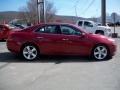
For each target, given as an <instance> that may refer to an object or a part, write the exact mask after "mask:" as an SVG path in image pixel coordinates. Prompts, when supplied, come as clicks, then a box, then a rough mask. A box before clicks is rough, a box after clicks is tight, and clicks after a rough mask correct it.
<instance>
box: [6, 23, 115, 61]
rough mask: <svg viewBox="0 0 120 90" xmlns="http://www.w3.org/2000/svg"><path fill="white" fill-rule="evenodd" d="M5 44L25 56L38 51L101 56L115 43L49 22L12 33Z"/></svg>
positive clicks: (33, 56)
mask: <svg viewBox="0 0 120 90" xmlns="http://www.w3.org/2000/svg"><path fill="white" fill-rule="evenodd" d="M7 48H8V49H9V50H10V51H11V52H13V53H15V54H21V55H22V56H23V57H24V58H25V59H27V60H34V59H36V58H37V57H38V56H39V55H80V56H92V57H93V58H95V59H97V60H103V59H107V58H110V57H112V56H113V55H114V54H115V51H116V44H115V41H114V40H113V39H112V38H108V37H105V36H102V35H95V34H89V33H86V32H84V31H83V30H82V29H81V28H79V27H77V26H75V25H72V24H61V23H57V24H56V23H55V24H52V23H51V24H39V25H36V26H32V27H29V28H27V29H24V30H22V31H18V32H14V33H12V34H11V35H10V37H9V38H8V40H7Z"/></svg>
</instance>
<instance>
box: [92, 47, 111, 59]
mask: <svg viewBox="0 0 120 90" xmlns="http://www.w3.org/2000/svg"><path fill="white" fill-rule="evenodd" d="M108 54H109V50H108V48H107V47H106V46H104V45H98V46H96V47H95V48H94V49H93V51H92V57H93V58H94V59H96V60H104V59H106V58H107V57H108Z"/></svg>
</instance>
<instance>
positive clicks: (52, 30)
mask: <svg viewBox="0 0 120 90" xmlns="http://www.w3.org/2000/svg"><path fill="white" fill-rule="evenodd" d="M56 28H57V26H56V25H48V26H42V27H40V28H38V29H37V30H36V31H35V32H39V33H51V34H56Z"/></svg>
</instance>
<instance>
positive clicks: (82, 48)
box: [61, 25, 90, 55]
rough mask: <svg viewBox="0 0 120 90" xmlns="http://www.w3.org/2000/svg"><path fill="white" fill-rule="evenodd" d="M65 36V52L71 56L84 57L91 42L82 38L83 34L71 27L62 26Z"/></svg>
mask: <svg viewBox="0 0 120 90" xmlns="http://www.w3.org/2000/svg"><path fill="white" fill-rule="evenodd" d="M61 33H62V34H63V36H64V37H63V39H62V40H63V42H64V52H65V53H66V54H71V55H84V54H86V53H87V52H88V49H89V46H90V45H89V44H90V43H89V42H87V39H86V38H85V37H83V36H82V32H81V31H80V30H77V29H76V28H74V27H71V26H65V25H62V26H61Z"/></svg>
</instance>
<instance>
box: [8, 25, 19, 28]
mask: <svg viewBox="0 0 120 90" xmlns="http://www.w3.org/2000/svg"><path fill="white" fill-rule="evenodd" d="M6 26H7V27H8V28H9V29H16V28H17V27H15V26H14V25H6Z"/></svg>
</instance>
